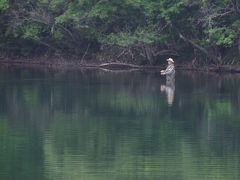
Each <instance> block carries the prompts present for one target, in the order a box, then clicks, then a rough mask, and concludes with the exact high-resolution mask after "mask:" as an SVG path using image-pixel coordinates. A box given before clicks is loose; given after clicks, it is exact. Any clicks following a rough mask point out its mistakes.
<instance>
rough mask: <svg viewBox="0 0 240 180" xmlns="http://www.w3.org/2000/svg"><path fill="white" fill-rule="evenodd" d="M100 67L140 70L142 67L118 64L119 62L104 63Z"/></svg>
mask: <svg viewBox="0 0 240 180" xmlns="http://www.w3.org/2000/svg"><path fill="white" fill-rule="evenodd" d="M99 67H101V68H104V69H139V68H141V66H138V65H134V64H127V63H118V62H112V63H103V64H100V65H99Z"/></svg>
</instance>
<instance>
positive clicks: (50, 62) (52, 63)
mask: <svg viewBox="0 0 240 180" xmlns="http://www.w3.org/2000/svg"><path fill="white" fill-rule="evenodd" d="M0 65H1V66H23V65H24V66H27V65H29V66H30V65H34V66H46V67H48V68H96V69H103V70H106V71H122V70H129V71H130V70H151V71H159V70H161V69H164V68H166V65H162V66H161V65H157V66H151V65H144V66H140V65H135V64H128V63H121V62H108V63H101V62H98V61H88V62H86V61H73V60H71V61H66V60H60V59H44V58H39V59H36V58H34V59H15V60H12V59H4V60H0ZM175 67H176V70H183V71H200V72H201V71H202V72H218V73H221V72H229V73H240V65H223V66H216V65H208V66H192V65H189V64H176V65H175Z"/></svg>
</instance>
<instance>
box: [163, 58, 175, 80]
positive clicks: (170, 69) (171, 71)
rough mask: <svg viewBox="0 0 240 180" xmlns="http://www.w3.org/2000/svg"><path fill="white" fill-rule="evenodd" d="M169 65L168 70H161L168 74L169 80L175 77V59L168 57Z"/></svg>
mask: <svg viewBox="0 0 240 180" xmlns="http://www.w3.org/2000/svg"><path fill="white" fill-rule="evenodd" d="M167 62H168V66H167V69H166V70H161V71H160V72H161V75H166V78H167V80H168V79H169V78H171V79H174V77H175V67H174V61H173V59H172V58H168V59H167Z"/></svg>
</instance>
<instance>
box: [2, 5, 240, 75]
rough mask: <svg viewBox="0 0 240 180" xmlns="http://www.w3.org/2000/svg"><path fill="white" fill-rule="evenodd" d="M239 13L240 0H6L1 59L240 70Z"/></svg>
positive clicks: (65, 64) (11, 62)
mask: <svg viewBox="0 0 240 180" xmlns="http://www.w3.org/2000/svg"><path fill="white" fill-rule="evenodd" d="M239 17H240V1H239V0H224V1H223V0H211V1H206V0H174V1H173V0H172V1H170V0H154V1H152V0H141V1H136V0H111V1H110V0H109V1H108V0H107V1H106V0H81V1H79V0H71V1H64V0H17V1H16V0H14V1H12V0H0V27H1V28H0V61H1V62H0V63H2V64H3V63H5V64H9V65H10V64H21V63H22V64H27V63H29V64H42V65H43V64H46V65H48V66H72V65H74V64H75V65H76V66H77V67H80V66H82V67H83V66H85V67H86V66H87V67H91V66H95V67H96V66H99V65H100V64H102V63H109V62H112V61H113V60H114V62H117V63H126V64H130V65H129V66H131V67H133V66H135V65H134V64H136V65H138V66H139V67H138V68H140V67H141V68H152V69H158V68H159V67H161V66H163V65H165V63H166V61H165V60H166V59H167V58H169V57H171V58H173V59H175V60H176V65H177V66H176V68H177V69H186V70H199V71H200V70H202V71H216V72H222V71H228V72H239V66H240V18H239ZM36 57H37V58H36ZM51 57H53V58H52V59H51ZM14 59H15V60H14ZM93 60H94V61H93ZM115 65H116V64H115ZM112 66H113V65H112ZM116 66H117V65H116ZM122 66H123V65H122ZM124 67H126V66H124ZM122 68H123V67H122ZM135 68H136V66H135Z"/></svg>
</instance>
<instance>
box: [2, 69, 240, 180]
mask: <svg viewBox="0 0 240 180" xmlns="http://www.w3.org/2000/svg"><path fill="white" fill-rule="evenodd" d="M239 109H240V77H239V75H227V74H226V75H217V74H204V73H183V72H178V73H177V77H176V81H175V84H174V85H173V86H172V87H169V86H166V83H165V79H164V77H161V76H160V75H159V73H149V72H128V73H127V72H125V73H110V72H104V71H96V70H64V71H60V70H55V71H54V70H46V69H45V70H39V69H38V70H37V69H26V68H22V69H20V68H8V69H7V68H2V69H0V179H1V180H155V179H156V180H213V179H214V180H215V179H216V180H232V179H236V180H238V179H240V112H239Z"/></svg>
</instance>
